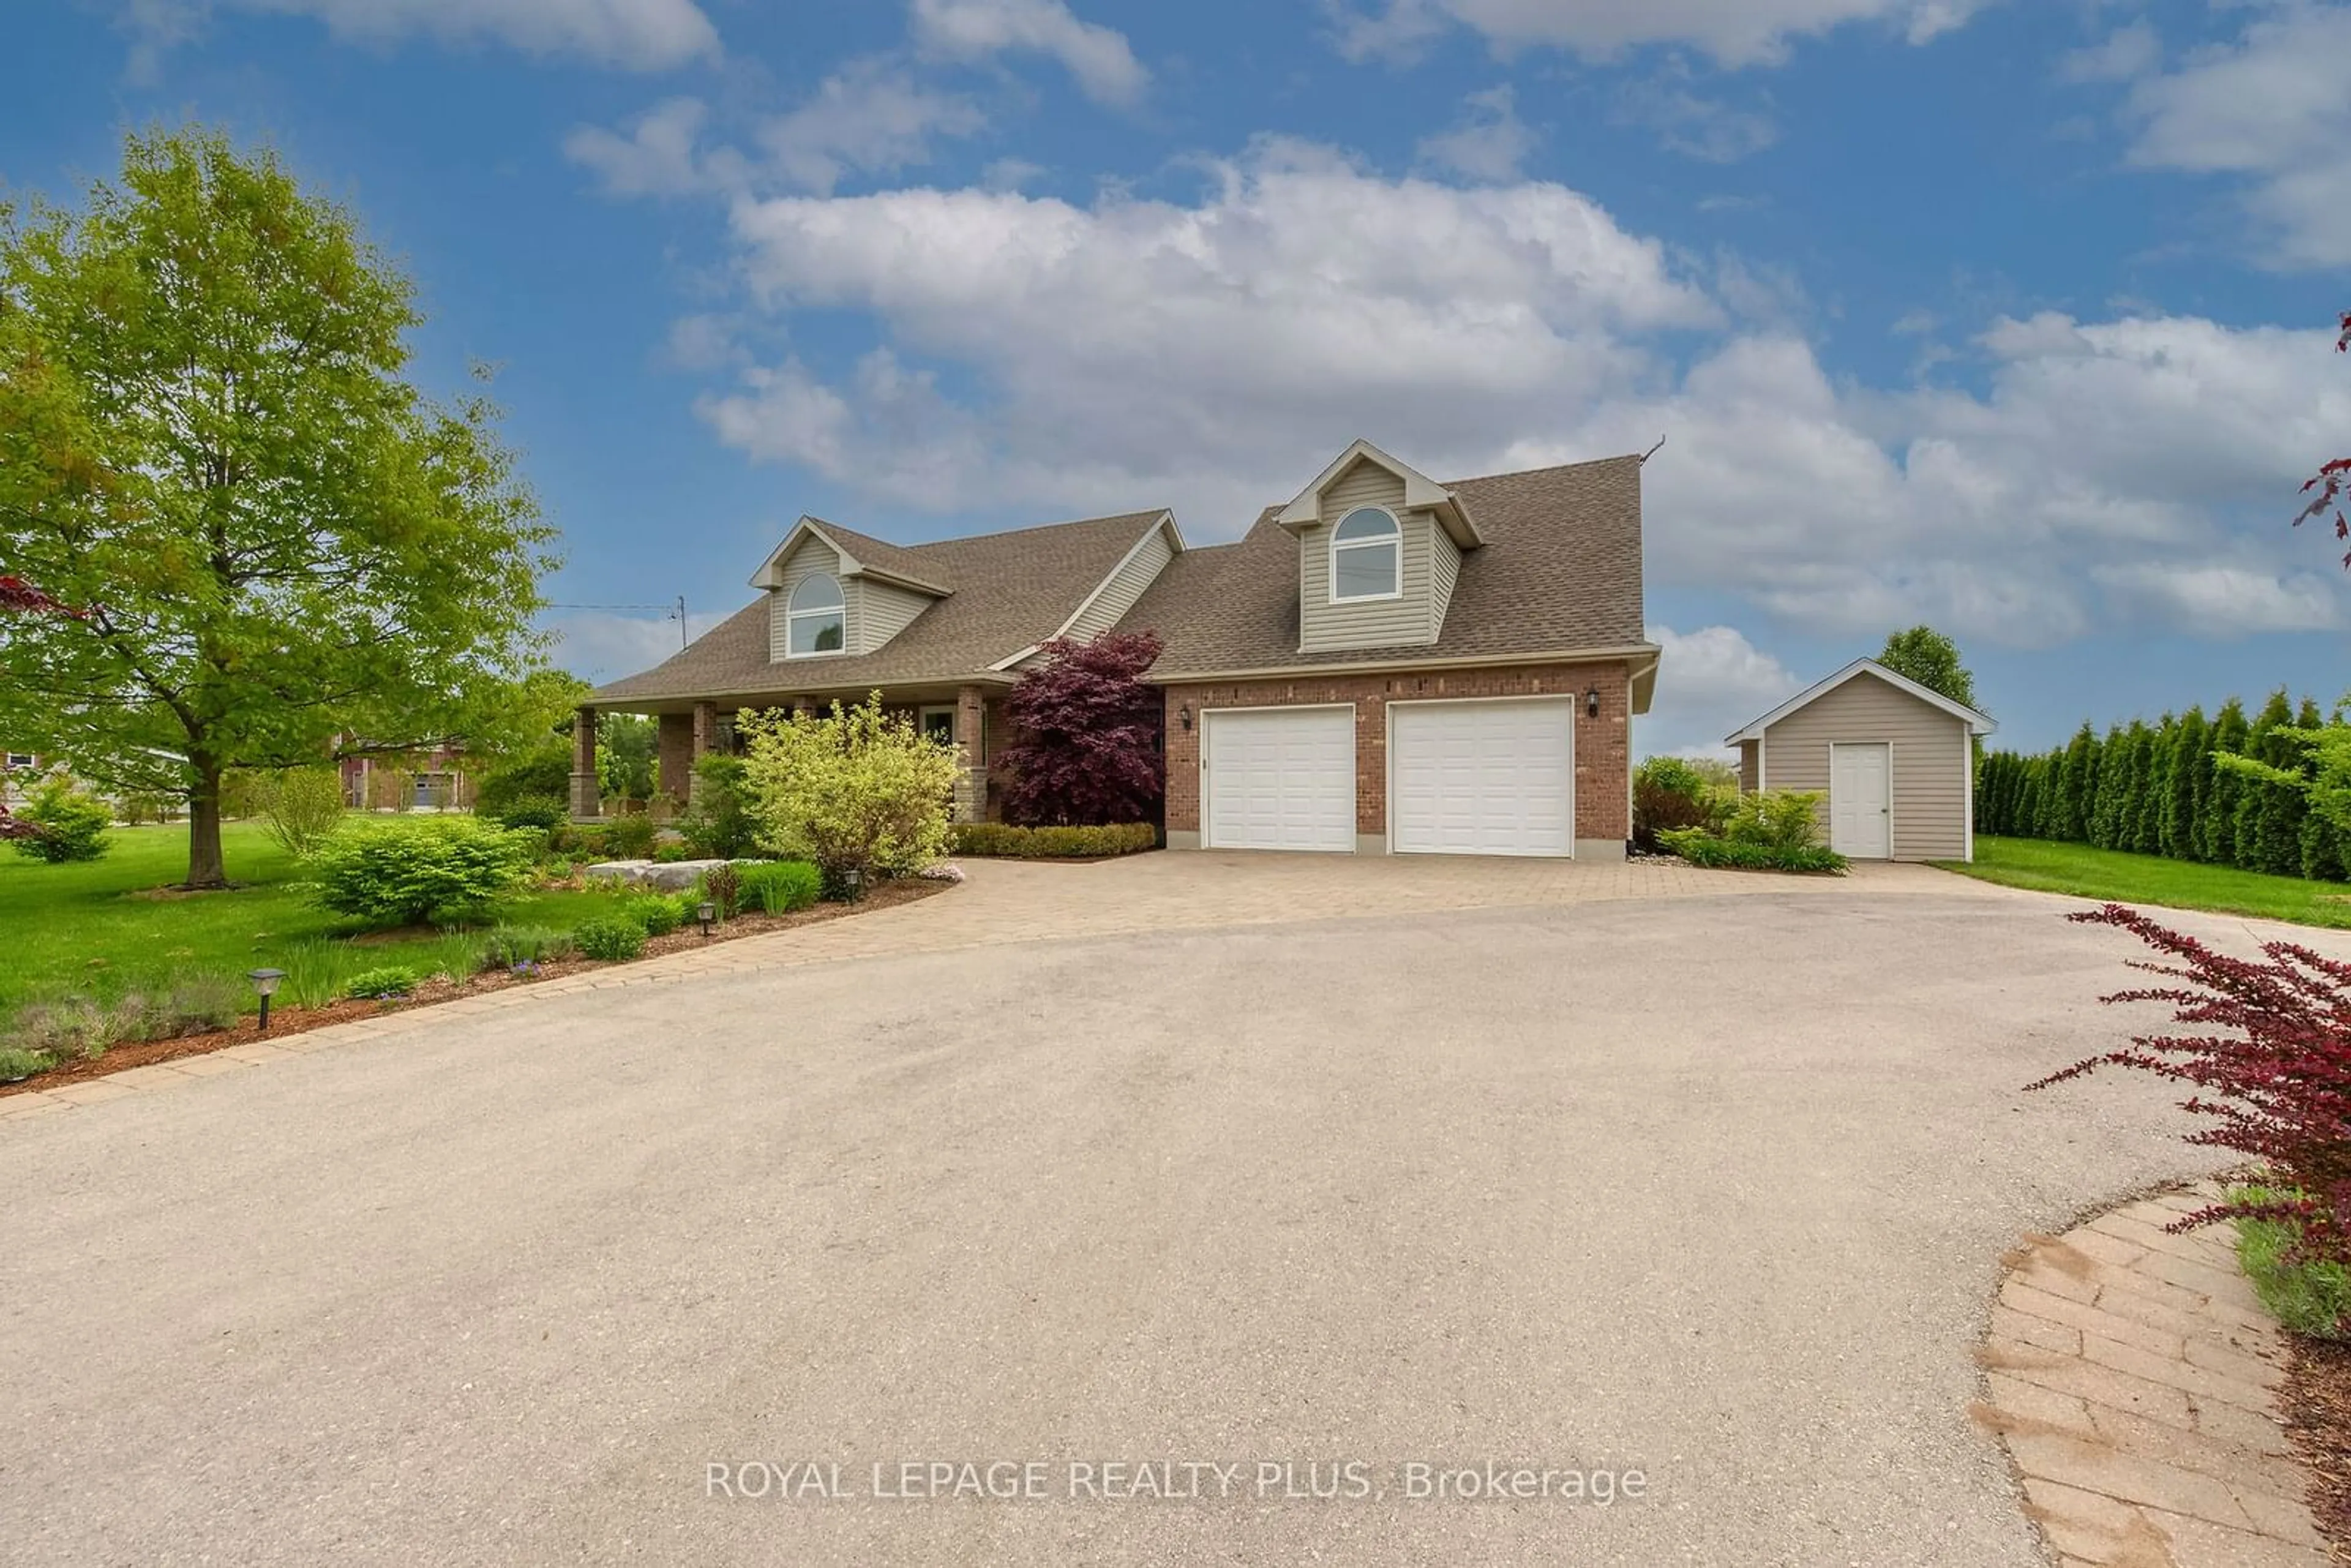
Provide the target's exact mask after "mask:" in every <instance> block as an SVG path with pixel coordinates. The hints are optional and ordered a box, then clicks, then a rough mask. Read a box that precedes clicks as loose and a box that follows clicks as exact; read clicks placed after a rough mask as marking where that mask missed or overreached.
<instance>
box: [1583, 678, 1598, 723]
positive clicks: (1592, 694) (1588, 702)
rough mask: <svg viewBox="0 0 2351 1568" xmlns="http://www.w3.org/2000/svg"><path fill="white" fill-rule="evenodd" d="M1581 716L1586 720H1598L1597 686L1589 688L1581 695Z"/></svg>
mask: <svg viewBox="0 0 2351 1568" xmlns="http://www.w3.org/2000/svg"><path fill="white" fill-rule="evenodd" d="M1583 716H1584V717H1586V718H1598V717H1599V716H1600V688H1599V687H1598V686H1593V687H1590V688H1588V689H1587V690H1586V691H1585V692H1584V694H1583Z"/></svg>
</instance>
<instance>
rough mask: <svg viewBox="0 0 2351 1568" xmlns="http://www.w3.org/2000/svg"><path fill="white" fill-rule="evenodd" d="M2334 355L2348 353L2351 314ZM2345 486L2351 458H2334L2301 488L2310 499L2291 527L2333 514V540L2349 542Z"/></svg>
mask: <svg viewBox="0 0 2351 1568" xmlns="http://www.w3.org/2000/svg"><path fill="white" fill-rule="evenodd" d="M2335 352H2336V353H2338V354H2341V353H2351V311H2346V312H2344V316H2343V331H2342V335H2341V336H2340V337H2338V338H2336V339H2335ZM2346 483H2351V457H2337V458H2336V459H2335V460H2334V461H2333V462H2332V463H2329V464H2326V465H2325V466H2323V467H2321V468H2320V469H2319V470H2318V472H2317V473H2316V474H2314V475H2313V476H2311V480H2310V483H2308V484H2306V485H2304V486H2303V487H2302V493H2303V494H2304V495H2305V496H2307V497H2310V499H2309V500H2308V501H2307V502H2305V503H2304V506H2303V508H2302V515H2301V516H2300V517H2296V518H2294V527H2295V528H2300V527H2302V525H2303V524H2304V523H2306V522H2308V521H2309V520H2310V519H2311V518H2313V517H2325V515H2326V514H2327V513H2329V512H2332V513H2334V514H2335V538H2336V540H2338V541H2343V542H2351V518H2346V517H2345V516H2344V515H2343V509H2344V497H2343V491H2344V488H2345V486H2346ZM2343 565H2344V566H2345V568H2346V570H2351V550H2346V552H2345V553H2344V557H2343Z"/></svg>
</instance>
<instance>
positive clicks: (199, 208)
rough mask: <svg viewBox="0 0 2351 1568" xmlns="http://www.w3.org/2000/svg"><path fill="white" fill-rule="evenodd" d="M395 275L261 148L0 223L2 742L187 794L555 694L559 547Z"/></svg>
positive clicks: (146, 164) (467, 728) (192, 154)
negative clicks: (239, 774) (15, 575)
mask: <svg viewBox="0 0 2351 1568" xmlns="http://www.w3.org/2000/svg"><path fill="white" fill-rule="evenodd" d="M420 320H421V318H420V316H419V315H418V312H417V309H416V305H415V299H414V290H413V287H412V285H411V284H410V283H409V281H408V280H407V278H405V277H402V275H401V273H400V272H399V271H398V270H397V269H395V268H394V267H392V265H390V263H388V262H387V261H386V260H385V259H384V258H383V257H382V256H381V255H380V254H379V253H377V252H376V251H375V250H374V249H373V248H371V246H369V245H368V243H367V242H366V241H365V240H364V238H363V237H362V236H361V235H360V232H359V229H358V226H357V225H356V223H355V222H354V221H353V219H352V217H351V216H350V214H348V213H347V212H345V211H344V210H342V209H341V208H340V207H338V206H336V205H334V204H330V203H329V202H326V201H324V200H321V199H319V197H317V196H314V195H311V194H308V193H305V192H304V191H303V190H301V189H300V188H299V186H298V184H297V183H296V182H295V180H294V178H293V176H292V175H291V174H290V173H289V172H287V170H286V169H285V167H284V166H283V165H282V164H281V163H280V162H278V160H277V158H276V157H274V156H273V155H271V154H269V153H267V152H261V153H251V154H248V153H246V152H240V151H239V150H238V149H237V148H236V147H235V146H233V145H232V144H231V143H230V142H229V141H227V140H225V138H223V137H220V136H217V135H214V134H211V133H209V132H204V131H187V132H181V133H172V132H157V133H153V134H146V135H134V136H132V137H131V139H130V140H129V142H128V144H127V146H126V148H125V151H124V156H123V164H122V171H121V174H120V178H119V180H117V181H114V182H111V183H107V182H100V183H97V184H95V185H93V186H92V187H91V188H90V190H89V192H88V193H87V195H86V197H85V198H84V200H83V201H82V202H81V203H80V204H79V205H78V206H74V207H69V208H68V207H57V206H51V205H47V204H35V205H33V206H31V207H28V208H26V209H24V210H23V211H21V212H19V211H17V210H16V209H12V208H7V207H0V569H5V570H9V571H13V572H21V573H22V574H23V575H24V576H25V577H26V578H28V579H29V580H33V581H36V582H38V583H40V584H41V585H42V587H43V588H44V589H45V590H46V591H47V592H49V593H51V594H53V595H55V596H56V597H57V599H58V600H59V601H63V602H66V603H69V604H72V605H74V606H76V607H77V609H78V612H79V613H78V616H76V617H55V616H48V617H35V618H31V619H26V620H19V621H16V622H12V623H11V624H10V627H9V630H8V632H7V633H6V635H7V639H8V645H7V658H6V659H5V661H4V662H0V663H5V672H0V732H5V734H6V735H7V736H8V737H9V738H10V740H11V741H12V743H15V744H18V745H24V744H29V745H31V746H32V747H33V748H35V749H37V750H39V751H44V752H51V753H55V754H57V755H60V756H63V757H64V758H67V759H68V762H69V763H70V764H71V765H72V767H73V768H74V769H75V771H76V772H78V773H80V774H82V775H84V776H85V777H88V778H91V779H96V780H99V781H100V782H102V783H105V784H108V785H110V786H112V787H113V788H115V789H120V790H124V791H139V792H162V791H169V792H174V793H178V794H182V795H184V796H185V798H186V800H187V801H188V805H189V818H190V821H191V823H192V825H193V831H192V832H191V835H190V848H189V862H188V882H189V884H190V885H192V886H198V887H205V886H217V885H221V884H222V883H224V882H225V867H224V866H223V863H222V860H221V847H220V797H221V779H222V776H223V775H224V774H225V773H226V772H228V771H229V770H230V769H231V768H261V769H268V768H287V767H298V766H303V765H308V764H314V763H317V762H319V761H320V760H322V759H324V758H328V757H329V756H332V755H335V754H337V753H338V752H339V751H340V752H343V753H349V752H351V751H354V750H381V751H385V752H393V753H397V752H402V751H408V750H413V749H415V748H418V747H428V746H432V745H435V744H440V743H444V742H457V743H461V744H462V743H468V742H481V743H485V744H486V743H489V742H490V741H491V740H492V739H493V732H496V731H498V730H500V728H501V727H506V726H510V725H511V724H512V723H514V722H515V719H516V716H517V714H518V713H520V712H523V711H526V710H528V709H530V708H532V707H534V706H537V705H536V704H535V703H533V702H532V701H530V700H528V695H535V694H528V693H527V683H528V677H529V676H530V675H532V674H533V673H534V672H535V671H537V670H538V668H539V667H540V665H541V663H542V643H541V641H540V639H539V638H538V635H537V634H536V633H535V632H533V631H532V628H531V622H532V616H533V614H534V612H536V611H537V610H538V607H539V603H540V600H539V596H538V578H539V575H540V574H541V573H542V572H543V571H545V570H548V569H549V567H551V566H552V565H553V564H554V561H553V559H552V558H551V557H550V556H549V553H548V549H549V545H550V543H551V541H552V539H553V538H554V531H553V530H552V529H551V528H548V527H547V526H546V525H545V524H544V523H543V522H542V521H541V519H540V517H539V512H538V505H537V503H536V501H535V500H534V499H533V497H532V496H531V494H530V492H529V490H528V488H527V487H526V486H523V485H522V484H521V483H520V482H519V480H518V479H517V477H516V475H515V470H514V463H513V459H512V457H511V455H509V453H508V452H507V449H506V447H505V446H504V445H503V444H502V443H501V442H500V440H499V439H498V436H497V434H496V430H495V427H494V421H495V418H496V411H495V410H494V409H493V408H492V407H491V406H490V405H489V404H488V402H486V401H485V400H484V399H483V398H481V397H480V396H478V395H476V396H470V397H466V398H464V399H461V400H459V401H456V402H448V403H442V402H434V401H433V400H430V399H428V398H427V397H426V396H425V395H424V394H423V393H422V392H420V391H419V390H418V389H417V388H416V387H415V386H414V385H413V384H412V382H410V381H409V379H408V372H409V361H410V348H409V344H408V335H409V334H410V332H411V331H412V330H413V329H414V328H415V327H416V326H417V325H418V324H419V322H420Z"/></svg>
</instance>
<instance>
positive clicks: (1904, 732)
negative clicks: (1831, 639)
mask: <svg viewBox="0 0 2351 1568" xmlns="http://www.w3.org/2000/svg"><path fill="white" fill-rule="evenodd" d="M1877 741H1883V742H1886V743H1887V744H1889V745H1891V746H1892V747H1893V748H1894V783H1893V795H1894V822H1893V833H1892V852H1893V856H1894V858H1895V859H1896V860H1898V861H1927V860H1959V859H1961V858H1963V857H1964V856H1965V855H1966V854H1967V851H1968V812H1969V810H1970V807H1971V802H1970V800H1968V775H1967V771H1966V768H1965V766H1964V765H1965V760H1966V758H1967V756H1968V733H1967V725H1966V723H1965V722H1964V721H1962V720H1960V719H1957V718H1954V717H1952V716H1950V715H1949V714H1948V713H1945V712H1944V711H1943V710H1942V709H1940V708H1938V707H1937V706H1934V705H1933V704H1932V703H1926V702H1921V701H1919V700H1918V699H1917V697H1914V696H1912V695H1910V694H1909V693H1907V692H1906V691H1902V690H1899V689H1897V688H1896V687H1895V686H1892V685H1888V684H1887V683H1886V682H1884V681H1881V680H1879V679H1878V678H1877V677H1876V676H1875V675H1873V674H1869V673H1867V672H1866V671H1864V672H1863V673H1862V674H1858V675H1855V676H1854V677H1853V678H1852V679H1851V680H1849V681H1847V682H1845V683H1844V685H1841V686H1838V687H1837V688H1836V689H1835V690H1834V691H1831V692H1828V693H1826V694H1825V695H1822V696H1820V697H1817V698H1815V699H1813V702H1811V703H1810V704H1808V705H1807V706H1803V707H1801V708H1799V709H1797V710H1796V711H1795V712H1794V713H1792V714H1790V715H1789V716H1787V717H1785V718H1783V719H1782V720H1781V721H1780V722H1779V723H1777V724H1775V725H1773V726H1772V727H1771V728H1770V729H1767V730H1765V731H1764V732H1763V758H1762V768H1763V773H1764V779H1763V781H1764V782H1765V783H1766V784H1768V785H1769V786H1770V787H1771V788H1772V789H1816V790H1818V791H1820V793H1821V795H1822V796H1823V800H1822V802H1821V833H1822V836H1823V839H1824V840H1825V838H1826V836H1827V833H1828V821H1829V819H1828V801H1827V800H1826V797H1827V794H1828V789H1829V747H1830V746H1831V745H1832V744H1836V745H1858V744H1862V743H1865V742H1877ZM1745 749H1746V748H1745V747H1741V748H1740V750H1741V753H1742V774H1743V754H1744V752H1745ZM1743 781H1744V780H1743V778H1742V782H1743Z"/></svg>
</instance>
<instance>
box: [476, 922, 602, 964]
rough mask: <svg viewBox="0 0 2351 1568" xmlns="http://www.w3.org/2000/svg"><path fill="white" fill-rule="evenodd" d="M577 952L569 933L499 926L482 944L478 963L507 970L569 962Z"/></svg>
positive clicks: (575, 944)
mask: <svg viewBox="0 0 2351 1568" xmlns="http://www.w3.org/2000/svg"><path fill="white" fill-rule="evenodd" d="M578 950H579V944H578V943H577V942H575V941H574V940H573V939H572V936H571V933H570V932H569V931H558V930H554V929H552V928H551V927H549V926H544V925H501V926H498V927H497V928H496V930H494V931H492V932H491V933H490V935H489V936H488V938H487V939H486V941H485V942H484V943H483V946H482V963H483V965H484V967H487V968H493V969H511V968H513V967H515V966H516V965H517V964H545V963H549V962H551V961H552V960H554V959H557V958H569V956H571V955H572V954H573V953H575V952H577V951H578Z"/></svg>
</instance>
